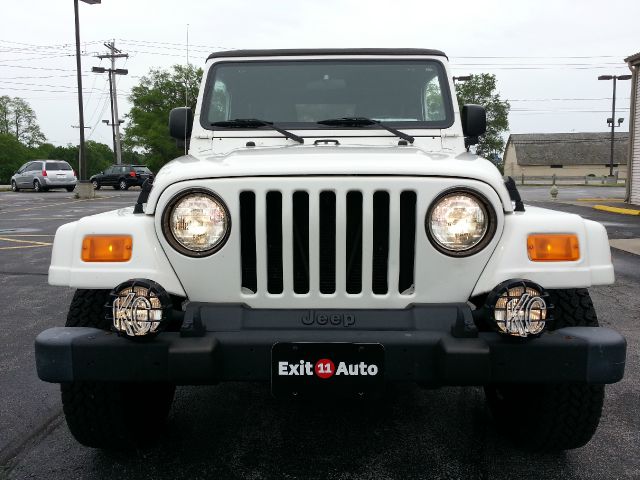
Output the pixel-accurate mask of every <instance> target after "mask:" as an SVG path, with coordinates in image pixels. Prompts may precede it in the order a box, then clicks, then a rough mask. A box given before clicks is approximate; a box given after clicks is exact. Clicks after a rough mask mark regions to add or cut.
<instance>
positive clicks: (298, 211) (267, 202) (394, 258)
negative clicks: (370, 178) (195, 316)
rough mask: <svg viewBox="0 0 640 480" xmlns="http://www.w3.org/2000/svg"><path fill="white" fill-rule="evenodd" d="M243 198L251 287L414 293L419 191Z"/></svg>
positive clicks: (243, 242) (245, 271) (246, 279)
mask: <svg viewBox="0 0 640 480" xmlns="http://www.w3.org/2000/svg"><path fill="white" fill-rule="evenodd" d="M239 200H240V248H241V257H242V260H241V262H242V287H243V289H244V290H245V291H247V293H249V292H251V293H258V292H259V290H260V288H265V287H266V291H267V292H268V293H269V294H280V293H283V291H291V290H293V292H294V293H295V294H307V293H309V292H313V293H316V292H319V293H320V294H326V295H331V294H335V293H336V292H338V293H340V292H346V293H347V294H354V295H357V294H361V293H363V292H365V293H371V294H374V295H385V294H387V293H390V292H391V293H398V294H401V295H402V294H407V295H408V294H411V293H412V287H413V284H414V257H415V251H414V247H415V237H416V193H415V192H414V191H412V190H405V191H401V192H399V194H398V193H392V194H390V193H389V192H388V191H385V190H374V191H364V190H349V191H347V192H346V194H339V195H336V193H335V192H334V191H332V190H320V191H307V190H297V191H294V192H293V193H292V194H286V195H283V193H282V192H280V191H269V192H266V194H258V195H256V193H255V192H253V191H243V192H241V193H240V199H239ZM262 260H264V261H262ZM389 262H398V263H397V264H396V265H397V266H398V268H391V269H390V268H389ZM259 286H260V288H259Z"/></svg>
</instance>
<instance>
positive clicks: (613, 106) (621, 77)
mask: <svg viewBox="0 0 640 480" xmlns="http://www.w3.org/2000/svg"><path fill="white" fill-rule="evenodd" d="M629 79H631V75H600V76H599V77H598V80H613V99H612V101H611V118H607V124H609V125H611V156H610V157H609V176H610V177H613V142H614V131H615V130H614V129H615V127H616V125H615V124H614V119H615V118H616V82H617V81H618V80H629ZM623 121H624V118H619V119H618V125H617V126H618V127H619V126H620V124H621V123H622V122H623Z"/></svg>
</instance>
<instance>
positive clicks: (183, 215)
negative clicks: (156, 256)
mask: <svg viewBox="0 0 640 480" xmlns="http://www.w3.org/2000/svg"><path fill="white" fill-rule="evenodd" d="M162 228H163V231H164V235H165V237H166V238H167V241H168V242H169V243H170V244H171V246H172V247H173V248H175V249H176V250H177V251H179V252H180V253H182V254H184V255H188V256H190V257H205V256H207V255H211V254H212V253H215V252H217V251H218V250H219V249H220V248H222V246H223V245H224V243H225V241H226V240H227V237H228V236H229V230H230V228H231V218H230V217H229V211H228V210H227V207H226V205H225V204H224V202H223V201H222V200H221V199H220V198H219V197H218V196H216V195H215V194H213V193H212V192H209V191H208V190H189V191H188V192H184V193H182V194H179V195H177V196H176V197H175V198H174V199H173V200H171V202H169V204H168V205H167V207H166V208H165V211H164V214H163V217H162Z"/></svg>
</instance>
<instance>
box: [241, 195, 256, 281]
mask: <svg viewBox="0 0 640 480" xmlns="http://www.w3.org/2000/svg"><path fill="white" fill-rule="evenodd" d="M240 254H241V255H242V288H246V289H247V290H249V291H251V292H253V293H256V291H257V290H258V280H257V274H256V194H255V193H253V192H241V193H240Z"/></svg>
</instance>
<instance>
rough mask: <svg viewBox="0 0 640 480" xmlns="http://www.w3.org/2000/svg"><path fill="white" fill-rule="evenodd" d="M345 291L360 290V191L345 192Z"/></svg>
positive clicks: (356, 291) (357, 291)
mask: <svg viewBox="0 0 640 480" xmlns="http://www.w3.org/2000/svg"><path fill="white" fill-rule="evenodd" d="M346 230H347V231H346V235H347V238H346V251H345V252H346V258H345V261H346V274H347V280H346V288H347V293H360V292H361V291H362V192H354V191H351V192H348V193H347V218H346Z"/></svg>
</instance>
